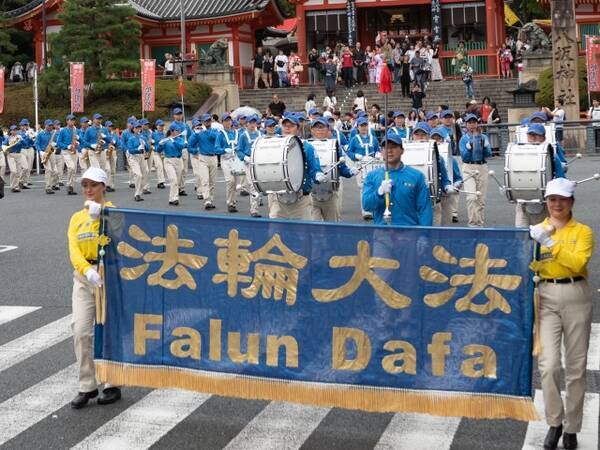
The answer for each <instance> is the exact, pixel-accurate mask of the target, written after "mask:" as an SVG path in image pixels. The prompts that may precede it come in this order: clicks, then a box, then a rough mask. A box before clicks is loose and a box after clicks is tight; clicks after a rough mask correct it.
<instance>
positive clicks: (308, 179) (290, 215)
mask: <svg viewBox="0 0 600 450" xmlns="http://www.w3.org/2000/svg"><path fill="white" fill-rule="evenodd" d="M281 125H282V131H283V136H298V132H299V127H300V121H299V120H298V117H297V116H296V115H294V114H290V115H288V116H287V117H286V118H285V119H283V122H282V124H281ZM302 151H303V152H304V180H303V183H302V188H301V190H300V191H298V192H294V193H287V194H276V195H273V196H270V202H269V218H271V219H300V220H310V219H311V212H312V202H311V198H310V195H309V194H310V191H311V190H312V187H313V184H314V183H315V182H317V183H321V182H323V181H325V175H324V174H323V172H321V165H320V163H319V158H318V157H317V154H316V151H315V149H314V147H313V146H312V144H310V142H305V143H304V144H303V146H302Z"/></svg>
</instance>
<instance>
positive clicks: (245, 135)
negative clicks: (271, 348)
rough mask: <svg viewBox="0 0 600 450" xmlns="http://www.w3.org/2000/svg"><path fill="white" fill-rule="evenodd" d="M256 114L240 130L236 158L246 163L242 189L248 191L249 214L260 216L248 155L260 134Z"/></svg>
mask: <svg viewBox="0 0 600 450" xmlns="http://www.w3.org/2000/svg"><path fill="white" fill-rule="evenodd" d="M257 126H258V116H257V115H256V114H253V115H251V116H250V117H248V118H247V126H246V129H245V130H244V129H241V130H240V140H239V142H238V146H237V149H236V153H237V156H238V158H240V159H241V160H242V161H244V162H245V163H246V182H245V183H244V187H243V189H244V190H245V191H246V192H249V193H250V216H252V217H262V216H261V215H260V213H259V212H258V204H259V202H258V193H257V192H256V190H255V189H254V185H253V184H252V180H251V179H250V170H249V164H250V156H251V154H252V145H253V144H254V141H255V140H256V139H257V138H258V137H259V136H260V133H259V132H258V130H257Z"/></svg>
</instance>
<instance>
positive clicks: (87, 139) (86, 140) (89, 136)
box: [82, 125, 109, 148]
mask: <svg viewBox="0 0 600 450" xmlns="http://www.w3.org/2000/svg"><path fill="white" fill-rule="evenodd" d="M98 133H102V134H104V136H105V138H104V145H103V146H102V148H108V135H109V132H108V129H106V128H104V127H102V126H100V127H96V126H93V125H92V126H91V127H89V128H88V129H87V130H86V131H85V134H84V136H83V142H82V145H83V146H84V147H87V148H93V147H92V145H95V144H96V142H98Z"/></svg>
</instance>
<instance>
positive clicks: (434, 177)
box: [402, 141, 441, 202]
mask: <svg viewBox="0 0 600 450" xmlns="http://www.w3.org/2000/svg"><path fill="white" fill-rule="evenodd" d="M402 162H403V163H404V164H406V165H407V166H410V167H413V168H414V169H417V170H419V171H420V172H421V173H423V175H425V180H426V181H427V185H428V186H429V195H430V196H431V200H432V201H433V202H437V201H438V200H439V199H440V184H441V183H440V168H439V165H438V164H439V160H438V148H437V145H436V143H435V142H434V141H426V142H416V141H411V142H407V143H406V144H404V153H403V154H402Z"/></svg>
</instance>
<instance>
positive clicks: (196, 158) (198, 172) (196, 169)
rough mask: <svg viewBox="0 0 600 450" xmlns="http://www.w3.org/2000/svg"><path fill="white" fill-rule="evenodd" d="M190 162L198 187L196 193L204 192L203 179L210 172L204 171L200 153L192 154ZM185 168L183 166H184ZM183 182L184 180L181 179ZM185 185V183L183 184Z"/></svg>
mask: <svg viewBox="0 0 600 450" xmlns="http://www.w3.org/2000/svg"><path fill="white" fill-rule="evenodd" d="M190 162H191V163H192V173H193V174H194V186H195V187H196V195H200V194H203V192H202V179H203V178H205V177H207V176H208V174H206V173H204V167H203V166H202V163H201V162H200V155H199V154H193V155H190ZM182 169H183V167H182ZM181 183H183V181H181ZM182 186H183V184H182Z"/></svg>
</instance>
